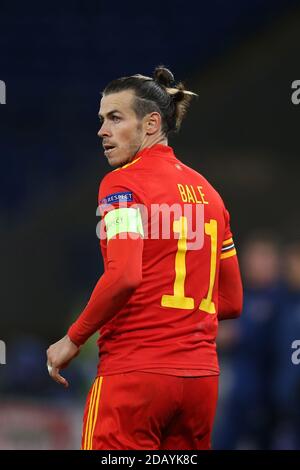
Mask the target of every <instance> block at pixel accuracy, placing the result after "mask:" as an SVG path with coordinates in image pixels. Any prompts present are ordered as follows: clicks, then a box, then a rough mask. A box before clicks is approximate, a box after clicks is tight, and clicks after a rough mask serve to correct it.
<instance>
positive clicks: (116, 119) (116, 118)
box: [112, 116, 121, 122]
mask: <svg viewBox="0 0 300 470" xmlns="http://www.w3.org/2000/svg"><path fill="white" fill-rule="evenodd" d="M112 120H113V122H120V121H121V118H120V117H119V116H113V117H112Z"/></svg>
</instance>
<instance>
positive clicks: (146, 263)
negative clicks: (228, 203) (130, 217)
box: [68, 145, 239, 376]
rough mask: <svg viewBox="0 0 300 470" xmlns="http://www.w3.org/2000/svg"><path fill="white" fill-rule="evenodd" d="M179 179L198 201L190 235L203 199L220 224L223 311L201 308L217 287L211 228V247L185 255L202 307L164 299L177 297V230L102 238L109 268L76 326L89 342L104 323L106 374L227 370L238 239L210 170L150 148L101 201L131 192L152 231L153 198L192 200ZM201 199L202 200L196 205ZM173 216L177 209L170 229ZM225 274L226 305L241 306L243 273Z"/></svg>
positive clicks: (188, 285) (105, 189) (191, 291)
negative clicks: (221, 335)
mask: <svg viewBox="0 0 300 470" xmlns="http://www.w3.org/2000/svg"><path fill="white" fill-rule="evenodd" d="M178 184H179V185H181V186H182V187H187V188H190V190H187V192H188V193H189V196H188V197H189V198H191V199H192V202H191V205H192V208H193V209H192V210H193V212H192V219H191V222H190V221H189V222H188V224H189V225H188V234H189V233H190V230H191V228H193V229H195V228H196V227H195V222H194V220H195V218H194V215H195V211H196V206H197V204H201V205H203V206H204V218H205V223H206V224H208V223H210V221H211V220H212V219H213V220H215V221H216V222H217V234H216V235H217V238H216V239H217V245H216V266H215V267H216V273H215V279H214V284H213V291H212V301H213V302H214V304H215V307H216V313H214V314H210V313H207V312H206V311H203V310H200V308H199V307H200V304H201V301H202V300H203V298H205V297H207V295H208V290H209V285H210V272H211V257H212V238H211V236H209V235H207V234H205V235H204V245H203V247H201V248H199V249H196V250H188V251H187V252H186V254H185V261H184V264H185V269H186V276H185V280H184V282H183V285H184V296H185V297H190V298H193V299H194V307H193V308H188V309H185V308H171V307H167V306H163V305H162V297H163V296H164V295H169V296H172V295H174V282H175V259H176V256H177V253H178V235H177V234H175V233H173V231H172V230H171V239H163V238H162V237H161V233H157V234H156V235H157V238H153V237H152V238H147V237H145V238H144V240H142V239H141V238H140V239H138V240H131V239H128V240H120V239H115V240H113V239H112V240H110V241H109V242H108V243H107V240H106V239H101V251H102V255H103V260H104V268H105V273H104V275H103V276H102V277H101V279H100V281H99V282H98V285H97V286H96V288H95V290H94V292H93V294H92V296H91V299H90V301H89V304H88V305H87V307H86V309H85V310H84V312H83V313H82V314H81V316H80V317H79V319H78V320H77V321H76V322H75V324H74V325H72V327H71V328H70V329H69V332H68V333H69V336H70V338H71V340H73V341H74V342H75V343H76V344H82V343H83V342H84V341H85V340H86V339H87V338H88V337H89V336H90V335H91V334H92V333H93V332H94V331H95V330H96V329H98V328H99V329H100V337H99V341H98V345H99V353H100V354H99V356H100V362H99V366H98V374H99V375H111V374H118V373H122V372H129V371H135V370H150V369H151V370H158V369H159V370H162V371H163V370H164V371H165V372H166V373H170V371H171V373H175V374H177V375H184V371H185V372H186V373H189V374H190V373H192V372H191V371H194V375H195V376H199V375H203V376H206V375H209V374H210V375H216V374H218V373H219V366H218V360H217V353H216V343H215V340H216V334H217V325H218V315H217V312H218V304H219V274H220V263H224V266H226V264H228V262H230V261H229V260H230V258H226V259H223V260H222V261H220V255H221V249H222V246H223V242H224V241H228V239H230V238H231V237H232V233H231V230H230V224H229V214H228V211H227V210H226V209H225V207H224V204H223V201H222V199H221V197H220V196H219V194H218V193H217V192H216V191H215V190H214V188H213V187H212V186H211V185H210V184H209V183H208V181H207V180H206V179H205V178H204V177H203V176H202V175H200V174H199V173H197V172H196V171H194V170H192V169H191V168H189V167H188V166H186V165H184V164H183V163H182V162H181V161H180V160H178V159H177V158H176V157H175V155H174V153H173V150H172V149H171V148H170V147H168V146H163V145H155V146H153V147H151V148H146V149H144V150H142V151H141V152H140V153H139V154H138V155H137V156H136V159H135V160H134V161H133V162H132V163H131V164H129V165H126V166H125V167H124V168H121V169H118V170H115V171H112V172H110V173H109V174H108V175H106V177H105V178H104V179H103V180H102V182H101V185H100V189H99V202H100V203H106V202H107V201H110V203H111V201H112V200H115V199H116V198H118V197H119V196H116V195H120V194H121V195H122V197H126V198H127V206H132V205H134V204H143V205H144V206H145V207H146V208H147V210H148V214H146V213H143V212H142V215H143V224H144V229H145V230H146V227H147V223H148V227H151V223H150V222H151V219H150V216H151V207H152V205H153V204H163V203H164V204H167V205H169V206H171V205H172V204H174V203H177V204H179V205H180V206H181V207H183V206H184V201H183V196H182V194H181V193H180V191H179V189H178V188H179V187H178ZM192 188H194V189H192ZM196 191H198V192H197V194H196ZM111 195H113V197H112V196H111ZM193 199H196V200H195V201H194V203H193ZM204 201H205V202H204ZM117 207H119V205H118V204H117V203H115V202H114V203H111V205H110V206H109V207H108V208H106V206H105V212H106V211H107V210H112V209H114V208H117ZM105 212H104V213H105ZM173 221H174V214H173V213H172V212H171V221H170V227H173ZM193 224H194V225H193ZM103 226H104V221H103V220H102V227H103ZM181 269H182V267H181V268H180V270H181ZM180 272H181V271H180ZM222 272H223V268H222V270H221V279H220V280H221V285H222V292H221V302H223V304H222V308H221V309H223V308H224V311H226V312H227V313H228V311H229V310H230V308H233V307H234V306H233V305H232V306H230V302H235V300H234V299H233V297H232V295H231V292H232V291H233V290H234V289H236V278H235V276H232V275H230V276H229V278H228V279H226V282H225V283H224V282H223V281H222V279H223V274H222ZM224 275H225V274H224ZM141 279H142V280H141ZM229 279H231V281H229ZM230 282H232V285H230ZM238 282H239V281H238ZM181 284H182V283H181ZM227 290H228V292H227ZM224 299H229V300H226V302H225V300H224ZM232 299H233V300H232ZM225 303H226V305H225V307H226V308H225V307H224V304H225ZM227 313H226V314H227Z"/></svg>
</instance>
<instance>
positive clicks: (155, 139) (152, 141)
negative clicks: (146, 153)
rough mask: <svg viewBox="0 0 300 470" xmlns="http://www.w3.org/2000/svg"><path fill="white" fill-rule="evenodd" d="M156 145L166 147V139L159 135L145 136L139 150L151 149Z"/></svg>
mask: <svg viewBox="0 0 300 470" xmlns="http://www.w3.org/2000/svg"><path fill="white" fill-rule="evenodd" d="M156 144H161V145H168V139H167V137H166V136H165V135H163V134H161V133H160V134H158V135H146V136H145V138H144V140H143V142H142V145H141V147H140V150H143V149H144V148H146V147H153V145H156Z"/></svg>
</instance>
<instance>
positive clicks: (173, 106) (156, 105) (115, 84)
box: [103, 65, 197, 135]
mask: <svg viewBox="0 0 300 470" xmlns="http://www.w3.org/2000/svg"><path fill="white" fill-rule="evenodd" d="M125 90H133V92H134V93H135V102H134V110H135V112H136V114H137V116H138V118H140V119H142V118H143V117H144V116H145V115H146V114H148V113H151V112H158V113H159V114H160V115H161V117H162V131H163V132H164V133H165V134H166V135H168V134H169V133H170V132H177V131H178V130H179V129H180V126H181V123H182V120H183V118H184V116H185V115H186V112H187V110H188V107H189V105H190V102H191V100H192V98H193V96H197V95H196V93H193V92H192V91H188V90H186V89H185V87H184V85H183V83H181V82H180V83H178V84H176V83H175V79H174V75H173V74H172V72H171V71H170V70H169V69H167V68H165V67H164V66H163V65H161V66H158V67H156V68H155V70H154V73H153V77H152V78H151V77H147V76H144V75H140V74H136V75H132V76H130V77H122V78H118V79H116V80H113V81H112V82H110V83H109V84H108V85H107V86H106V88H105V89H104V91H103V96H105V95H109V94H111V93H118V92H120V91H125Z"/></svg>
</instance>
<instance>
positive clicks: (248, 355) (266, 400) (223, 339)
mask: <svg viewBox="0 0 300 470" xmlns="http://www.w3.org/2000/svg"><path fill="white" fill-rule="evenodd" d="M241 266H242V276H243V283H244V306H243V314H242V315H241V318H240V319H238V320H237V321H235V322H226V324H222V325H221V326H220V329H219V336H218V339H219V341H218V346H219V348H220V354H221V369H224V370H225V371H226V376H225V380H224V381H222V382H221V385H222V388H221V391H222V390H224V394H225V397H224V399H223V401H222V402H220V410H219V412H218V415H217V420H216V421H217V422H216V430H215V435H214V445H215V447H216V448H217V449H239V448H241V449H246V448H248V449H249V448H250V449H268V448H270V447H271V445H272V444H271V441H272V426H273V424H274V409H273V405H272V390H271V387H272V380H273V374H274V368H275V367H276V365H275V363H274V328H275V326H274V325H275V319H276V318H277V309H278V301H279V298H280V259H279V249H278V245H277V243H276V242H275V240H274V238H273V237H272V236H268V235H255V236H252V237H250V238H249V239H248V241H247V242H246V243H245V246H244V248H243V250H242V253H241ZM226 379H227V380H226Z"/></svg>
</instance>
